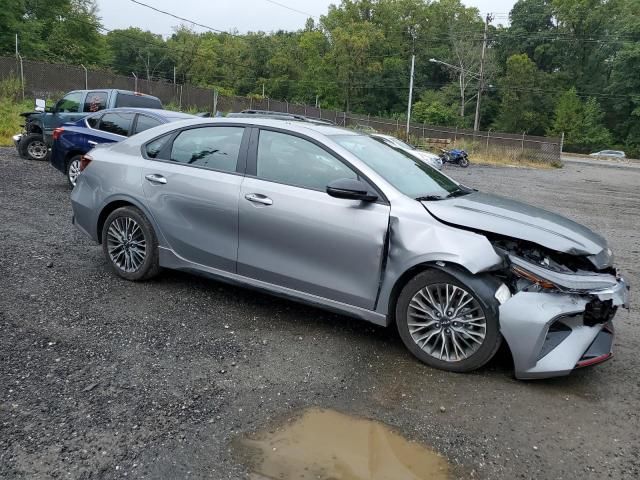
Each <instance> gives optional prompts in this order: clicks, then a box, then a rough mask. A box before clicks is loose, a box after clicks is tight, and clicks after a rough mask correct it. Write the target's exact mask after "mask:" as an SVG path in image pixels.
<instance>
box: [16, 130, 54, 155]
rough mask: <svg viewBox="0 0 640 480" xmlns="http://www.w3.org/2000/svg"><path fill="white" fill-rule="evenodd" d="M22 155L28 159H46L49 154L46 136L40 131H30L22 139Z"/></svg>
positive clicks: (20, 148) (20, 147) (20, 146)
mask: <svg viewBox="0 0 640 480" xmlns="http://www.w3.org/2000/svg"><path fill="white" fill-rule="evenodd" d="M19 150H20V155H21V156H22V158H26V159H27V160H46V159H47V156H48V155H49V147H47V144H46V142H45V141H44V138H42V135H41V134H39V133H30V134H29V135H27V136H26V137H24V138H23V139H21V140H20V144H19Z"/></svg>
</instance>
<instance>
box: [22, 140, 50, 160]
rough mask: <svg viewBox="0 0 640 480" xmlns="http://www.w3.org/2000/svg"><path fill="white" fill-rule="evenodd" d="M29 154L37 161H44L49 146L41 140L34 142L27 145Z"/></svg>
mask: <svg viewBox="0 0 640 480" xmlns="http://www.w3.org/2000/svg"><path fill="white" fill-rule="evenodd" d="M27 153H28V154H29V156H30V157H31V158H33V159H35V160H42V159H44V158H45V157H46V156H47V145H46V144H45V143H44V142H43V141H41V140H34V141H32V142H31V143H29V145H27Z"/></svg>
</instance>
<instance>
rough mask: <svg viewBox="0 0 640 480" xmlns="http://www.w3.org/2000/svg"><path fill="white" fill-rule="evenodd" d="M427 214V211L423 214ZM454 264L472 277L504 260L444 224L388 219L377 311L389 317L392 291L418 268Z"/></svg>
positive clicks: (475, 237) (483, 242)
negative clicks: (427, 265) (387, 237)
mask: <svg viewBox="0 0 640 480" xmlns="http://www.w3.org/2000/svg"><path fill="white" fill-rule="evenodd" d="M425 213H426V212H425ZM437 262H443V263H444V264H445V265H447V264H455V265H457V266H458V267H461V268H462V269H464V270H466V271H467V272H469V273H470V274H471V275H475V274H478V273H480V272H485V271H489V270H493V269H496V268H498V267H499V266H501V265H503V259H502V258H501V257H500V256H499V255H498V254H497V253H496V251H495V250H494V248H493V246H492V245H491V243H490V242H489V240H487V238H486V237H485V236H483V235H479V234H477V233H473V232H469V231H466V230H461V229H457V228H453V227H450V226H447V225H444V224H442V223H440V222H438V221H436V220H435V219H432V218H431V217H426V219H425V218H424V217H422V218H417V219H416V220H415V221H414V220H412V219H411V218H409V219H405V218H402V220H400V217H391V219H390V223H389V253H388V256H387V262H386V265H385V270H384V272H383V275H382V280H381V287H380V295H379V297H378V303H377V305H376V311H377V312H378V313H381V314H383V315H387V316H388V317H389V318H390V317H391V313H392V309H393V307H394V306H393V305H392V304H391V303H392V299H393V293H394V288H395V287H396V285H397V284H398V282H399V281H401V280H405V279H403V275H404V274H405V273H406V272H409V271H411V270H413V269H415V267H417V266H422V265H425V264H433V265H437Z"/></svg>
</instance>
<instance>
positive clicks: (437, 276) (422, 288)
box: [396, 270, 502, 372]
mask: <svg viewBox="0 0 640 480" xmlns="http://www.w3.org/2000/svg"><path fill="white" fill-rule="evenodd" d="M488 301H492V300H491V299H483V298H481V297H480V296H478V295H477V294H476V293H475V292H474V291H473V290H472V289H471V288H470V287H468V286H466V285H464V284H463V283H462V282H460V281H458V280H457V279H456V278H454V277H452V276H451V275H448V274H446V273H444V272H441V271H439V270H427V271H424V272H422V273H420V274H418V275H416V276H415V277H414V278H413V279H412V280H411V281H409V283H407V285H406V286H405V287H404V288H403V289H402V291H401V293H400V296H399V298H398V302H397V304H396V324H397V327H398V332H399V333H400V337H401V338H402V340H403V342H404V344H405V345H406V347H407V348H408V349H409V351H410V352H411V353H413V354H414V355H415V356H416V357H418V359H420V360H421V361H422V362H424V363H426V364H427V365H429V366H432V367H435V368H440V369H442V370H448V371H452V372H468V371H471V370H475V369H477V368H480V367H481V366H482V365H484V364H485V363H487V362H488V361H489V360H491V358H492V357H493V356H494V355H495V353H496V352H497V350H498V348H499V347H500V343H501V341H502V336H501V335H500V332H499V325H498V318H497V317H496V315H495V314H494V313H493V312H494V309H492V308H490V307H489V305H488V303H487V302H488Z"/></svg>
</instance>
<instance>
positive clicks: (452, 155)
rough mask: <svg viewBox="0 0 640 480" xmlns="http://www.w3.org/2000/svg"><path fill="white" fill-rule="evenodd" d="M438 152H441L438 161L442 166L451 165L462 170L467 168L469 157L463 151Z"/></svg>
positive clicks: (443, 150)
mask: <svg viewBox="0 0 640 480" xmlns="http://www.w3.org/2000/svg"><path fill="white" fill-rule="evenodd" d="M440 150H442V154H441V155H440V160H441V161H442V164H443V165H445V164H447V163H451V164H453V165H458V166H460V167H462V168H467V167H468V166H469V163H470V162H469V155H468V154H467V152H465V151H464V150H458V149H453V150H445V149H444V148H441V149H440Z"/></svg>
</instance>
